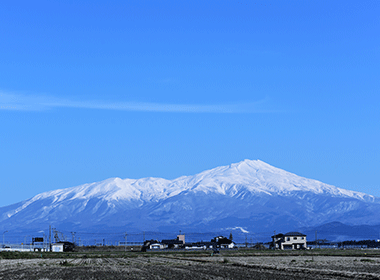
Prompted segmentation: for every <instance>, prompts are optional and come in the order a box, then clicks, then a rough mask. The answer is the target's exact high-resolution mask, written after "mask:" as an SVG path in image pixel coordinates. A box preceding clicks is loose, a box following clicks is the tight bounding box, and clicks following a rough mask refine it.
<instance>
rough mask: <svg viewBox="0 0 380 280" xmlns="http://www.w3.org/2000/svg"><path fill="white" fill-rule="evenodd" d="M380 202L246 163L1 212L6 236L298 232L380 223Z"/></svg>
mask: <svg viewBox="0 0 380 280" xmlns="http://www.w3.org/2000/svg"><path fill="white" fill-rule="evenodd" d="M379 210H380V203H379V199H378V198H375V197H373V196H371V195H367V194H364V193H359V192H354V191H349V190H345V189H341V188H337V187H334V186H331V185H327V184H324V183H322V182H319V181H316V180H311V179H307V178H303V177H300V176H297V175H295V174H292V173H289V172H286V171H284V170H281V169H279V168H275V167H273V166H271V165H269V164H267V163H264V162H262V161H260V160H244V161H242V162H239V163H235V164H231V165H229V166H221V167H217V168H214V169H211V170H207V171H204V172H201V173H199V174H196V175H194V176H183V177H180V178H177V179H174V180H166V179H161V178H143V179H120V178H111V179H107V180H104V181H101V182H96V183H90V184H84V185H81V186H77V187H72V188H67V189H60V190H54V191H50V192H45V193H41V194H38V195H36V196H34V197H33V198H31V199H28V200H25V201H22V202H19V203H16V204H13V205H9V206H6V207H2V208H0V229H5V228H6V229H7V230H9V229H18V228H20V229H21V228H28V227H30V228H38V227H45V228H46V225H47V224H53V225H54V226H57V227H60V228H67V229H79V228H81V229H86V228H94V227H103V228H107V227H124V228H129V229H130V230H161V231H165V230H171V229H176V230H177V229H179V228H181V229H192V230H194V231H202V230H218V229H221V228H241V229H242V230H246V231H256V232H260V231H265V230H273V229H278V230H283V231H285V230H293V229H296V228H301V227H311V226H316V225H319V224H323V223H329V222H333V221H339V222H342V223H348V224H353V225H359V224H367V225H375V224H380V216H379V215H378V213H379Z"/></svg>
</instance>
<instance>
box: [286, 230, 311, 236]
mask: <svg viewBox="0 0 380 280" xmlns="http://www.w3.org/2000/svg"><path fill="white" fill-rule="evenodd" d="M284 236H306V234H303V233H300V232H298V231H291V232H288V233H285V234H284Z"/></svg>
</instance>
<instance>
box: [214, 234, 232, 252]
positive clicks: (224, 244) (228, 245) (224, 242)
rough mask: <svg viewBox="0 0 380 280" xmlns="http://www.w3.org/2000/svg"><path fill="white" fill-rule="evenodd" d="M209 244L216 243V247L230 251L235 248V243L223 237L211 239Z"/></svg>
mask: <svg viewBox="0 0 380 280" xmlns="http://www.w3.org/2000/svg"><path fill="white" fill-rule="evenodd" d="M211 242H214V243H216V244H217V247H218V248H221V249H232V248H234V247H235V243H234V242H233V241H232V240H230V239H228V238H227V237H224V236H217V237H215V238H213V239H211Z"/></svg>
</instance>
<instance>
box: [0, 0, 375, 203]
mask: <svg viewBox="0 0 380 280" xmlns="http://www.w3.org/2000/svg"><path fill="white" fill-rule="evenodd" d="M379 15H380V1H378V0H368V1H350V0H344V1H331V0H329V1H303V0H302V1H279V0H278V1H270V0H268V1H264V0H258V1H256V0H252V1H245V0H239V1H233V0H217V1H204V0H203V1H164V0H161V1H159V0H154V1H153V0H152V1H144V0H138V1H94V0H91V1H39V0H36V1H18V0H13V1H2V2H1V5H0V206H5V205H9V204H12V203H15V202H19V201H21V200H24V199H27V198H30V197H32V196H33V195H36V194H38V193H41V192H44V191H49V190H54V189H58V188H66V187H72V186H76V185H80V184H84V183H90V182H94V181H100V180H104V179H107V178H110V177H121V178H136V179H137V178H142V177H163V178H167V179H174V178H177V177H179V176H182V175H193V174H196V173H198V172H201V171H203V170H206V169H211V168H214V167H217V166H221V165H227V164H231V163H235V162H239V161H241V160H244V159H260V160H262V161H264V162H267V163H269V164H271V165H273V166H276V167H279V168H282V169H285V170H287V171H290V172H293V173H295V174H297V175H300V176H304V177H307V178H312V179H317V180H320V181H322V182H324V183H328V184H332V185H335V186H338V187H342V188H346V189H350V190H356V191H362V192H366V193H369V194H372V195H376V196H380V181H379V174H380V108H379V107H380V16H379Z"/></svg>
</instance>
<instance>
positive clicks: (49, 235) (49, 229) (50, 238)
mask: <svg viewBox="0 0 380 280" xmlns="http://www.w3.org/2000/svg"><path fill="white" fill-rule="evenodd" d="M49 251H51V225H49Z"/></svg>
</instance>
